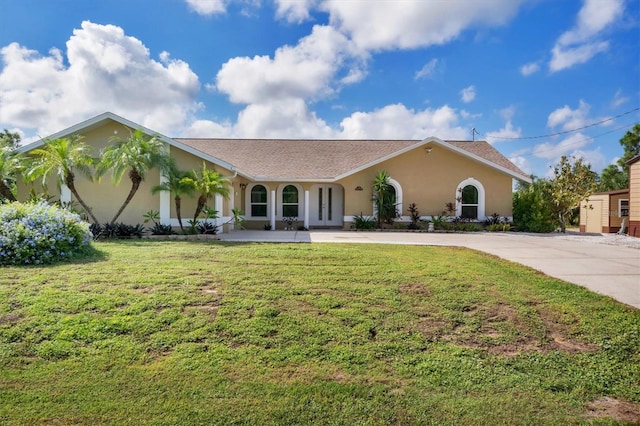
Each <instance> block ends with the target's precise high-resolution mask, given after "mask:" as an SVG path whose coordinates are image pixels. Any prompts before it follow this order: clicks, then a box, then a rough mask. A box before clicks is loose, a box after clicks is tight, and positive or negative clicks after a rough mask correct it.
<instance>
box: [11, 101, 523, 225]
mask: <svg viewBox="0 0 640 426" xmlns="http://www.w3.org/2000/svg"><path fill="white" fill-rule="evenodd" d="M131 129H139V130H141V131H143V132H145V133H147V134H149V135H156V136H157V137H159V138H160V139H161V140H162V141H163V142H164V143H166V144H167V146H168V148H169V151H170V155H171V156H172V157H173V158H174V159H175V160H176V163H177V165H178V167H179V168H180V169H183V170H194V169H200V168H201V167H202V163H203V161H204V162H205V163H206V164H207V167H213V168H215V169H216V170H217V171H218V172H219V173H221V174H222V175H225V176H226V177H228V178H229V179H230V180H231V182H232V186H233V188H232V191H231V196H230V198H229V199H223V198H222V197H217V198H216V199H215V200H214V206H213V207H214V208H215V209H216V210H218V211H219V212H220V213H221V216H222V217H221V218H220V219H219V221H218V222H219V223H220V224H222V223H226V222H228V221H229V220H230V219H231V216H232V213H231V210H232V209H233V208H237V209H240V210H242V211H244V212H245V220H246V222H245V227H246V228H255V229H263V228H264V225H271V229H280V228H282V227H284V226H285V224H284V223H283V221H282V220H283V218H284V217H294V218H295V219H296V221H297V225H298V226H304V227H306V228H321V227H335V228H349V227H350V226H351V224H352V222H353V218H354V216H356V215H360V214H363V215H365V216H366V215H368V216H371V215H373V214H374V204H373V201H372V184H373V180H374V177H375V175H376V174H377V173H378V172H379V171H382V170H385V171H386V172H387V173H388V174H389V175H390V177H391V180H390V182H391V184H392V186H393V188H394V190H395V193H396V201H397V206H398V212H399V213H400V215H401V217H400V218H399V219H398V220H399V221H407V222H408V221H409V217H408V212H407V206H408V205H409V204H410V203H415V204H416V205H417V207H418V209H419V211H420V214H421V215H422V216H423V217H426V218H428V217H430V216H432V215H438V214H441V213H442V212H443V211H444V210H445V209H446V207H445V206H446V204H447V203H454V204H455V207H456V212H455V213H456V214H457V215H465V216H469V217H472V218H473V219H476V220H480V221H481V220H484V219H485V217H486V216H488V215H491V214H493V213H498V214H499V215H501V216H507V217H508V216H511V209H512V187H513V180H514V179H517V180H520V181H524V182H530V178H529V177H528V176H527V175H526V174H525V173H523V172H522V171H521V170H520V169H518V168H517V167H516V166H515V165H514V164H512V163H511V162H510V161H509V160H508V159H507V158H505V157H504V156H503V155H502V154H500V153H499V152H498V151H497V150H496V149H495V148H493V147H492V146H491V145H489V144H488V143H486V142H482V141H473V142H472V141H466V142H463V141H443V140H441V139H438V138H435V137H429V138H427V139H424V140H419V141H415V140H287V139H192V138H169V137H166V136H163V135H159V134H158V133H157V132H154V131H152V130H151V129H147V128H145V127H143V126H140V125H138V124H136V123H133V122H131V121H129V120H127V119H124V118H122V117H119V116H117V115H115V114H112V113H109V112H107V113H104V114H101V115H99V116H97V117H94V118H91V119H89V120H87V121H84V122H82V123H79V124H77V125H75V126H72V127H70V128H68V129H65V130H63V131H61V132H58V133H56V134H53V135H51V136H49V138H51V139H55V138H59V137H65V136H71V135H76V134H79V135H82V136H83V137H84V142H85V143H88V144H90V145H92V146H93V147H94V148H95V152H96V155H97V154H98V153H99V151H100V149H101V148H103V147H105V146H106V145H108V144H109V141H110V139H112V138H113V136H114V135H120V136H123V137H126V136H127V135H128V133H129V131H130V130H131ZM42 143H43V142H42V141H37V142H34V143H32V144H30V145H27V146H24V147H22V148H21V151H22V152H25V153H28V152H29V151H30V150H32V149H34V148H37V147H39V146H40V145H42ZM125 177H126V176H125ZM162 180H163V176H161V175H160V173H159V172H158V171H155V170H154V171H152V172H151V173H150V174H149V176H148V177H147V179H146V181H145V182H143V184H142V185H141V187H140V189H139V191H138V193H137V194H136V196H135V197H134V199H133V201H132V203H131V204H130V205H129V206H128V207H127V208H126V209H125V211H124V212H123V214H122V216H121V217H120V219H119V220H121V221H123V222H125V223H130V224H136V223H141V222H142V220H143V215H144V214H145V213H146V212H147V211H149V210H151V209H153V210H157V211H159V212H160V218H161V221H162V222H163V223H165V224H172V225H174V226H177V225H178V223H177V218H176V212H175V207H174V203H173V197H172V196H171V194H169V193H168V192H166V191H164V192H159V193H157V194H152V193H151V188H152V187H153V186H155V185H158V184H159V183H160V182H161V181H162ZM76 187H77V189H78V192H79V193H80V194H81V195H82V197H83V199H84V200H85V201H86V203H87V204H88V205H89V206H91V208H92V210H93V212H94V214H95V215H96V216H97V218H98V219H99V220H100V221H104V222H107V221H108V220H109V219H110V218H111V217H112V215H113V214H114V213H115V211H116V210H117V208H118V206H119V205H120V204H121V202H122V201H123V200H124V198H125V197H126V195H127V193H128V191H129V182H127V181H126V179H123V181H122V182H121V183H120V185H118V186H115V185H114V184H113V183H112V182H111V180H110V178H109V176H108V175H107V176H104V177H103V178H102V179H101V181H100V182H96V181H93V182H92V181H89V180H87V179H86V178H82V177H80V176H78V177H77V184H76ZM48 188H49V193H50V194H51V195H54V196H55V197H59V198H60V199H61V200H62V201H71V194H70V193H69V191H68V189H66V188H64V187H63V188H60V189H55V188H56V186H55V184H54V183H52V184H51V185H49V186H48ZM463 189H464V190H465V194H467V195H466V196H465V197H464V199H462V197H461V196H460V194H461V193H462V190H463ZM29 191H30V188H29V186H28V185H26V184H20V186H19V188H18V193H19V196H20V197H21V198H23V199H24V198H25V197H26V196H27V194H28V193H29ZM54 191H57V192H55V193H54ZM195 206H196V199H195V198H193V199H190V198H188V197H183V201H182V215H183V218H189V215H190V214H192V212H193V211H194V210H195ZM231 227H232V225H225V227H224V228H225V229H224V230H225V231H226V230H228V229H229V228H231Z"/></svg>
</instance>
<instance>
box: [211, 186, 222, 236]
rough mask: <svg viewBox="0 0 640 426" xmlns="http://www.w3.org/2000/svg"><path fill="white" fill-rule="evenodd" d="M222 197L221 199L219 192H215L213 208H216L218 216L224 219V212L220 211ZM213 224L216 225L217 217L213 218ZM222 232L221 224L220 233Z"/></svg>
mask: <svg viewBox="0 0 640 426" xmlns="http://www.w3.org/2000/svg"><path fill="white" fill-rule="evenodd" d="M222 203H223V199H222V195H220V194H216V196H215V198H214V200H213V209H214V210H216V211H217V212H218V216H219V217H220V218H222V219H224V213H223V212H222V209H223V207H224V206H223V204H222ZM213 224H214V225H215V226H218V219H214V222H213ZM222 233H224V229H223V227H222V226H221V227H220V234H222Z"/></svg>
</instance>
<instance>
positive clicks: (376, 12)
mask: <svg viewBox="0 0 640 426" xmlns="http://www.w3.org/2000/svg"><path fill="white" fill-rule="evenodd" d="M521 3H522V1H520V0H484V1H481V2H480V1H470V2H465V3H464V7H452V6H451V4H449V3H448V2H432V1H377V2H367V1H341V0H328V1H325V2H324V3H323V4H322V6H321V7H322V8H323V10H325V11H327V12H328V13H329V14H330V22H331V25H332V26H335V27H336V28H338V29H340V31H342V32H344V33H345V34H348V35H349V36H350V37H351V38H352V39H353V40H354V42H355V43H356V44H357V45H358V46H360V47H361V48H363V49H367V50H385V49H395V48H400V49H413V48H417V47H424V46H431V45H439V44H444V43H446V42H449V41H451V40H453V39H454V38H456V37H458V36H459V35H460V33H462V32H463V31H464V30H466V29H468V28H473V27H488V26H496V25H502V24H505V23H506V22H507V21H508V20H509V19H511V18H512V17H513V16H514V15H515V13H516V12H517V10H518V8H519V6H520V4H521Z"/></svg>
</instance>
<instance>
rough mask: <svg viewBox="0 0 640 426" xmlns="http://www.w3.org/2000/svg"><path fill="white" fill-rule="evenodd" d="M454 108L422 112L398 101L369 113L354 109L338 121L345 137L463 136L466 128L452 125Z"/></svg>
mask: <svg viewBox="0 0 640 426" xmlns="http://www.w3.org/2000/svg"><path fill="white" fill-rule="evenodd" d="M457 120H458V116H457V114H456V111H455V110H454V109H453V108H450V107H449V106H447V105H445V106H442V107H440V108H436V109H431V108H427V109H425V110H422V111H414V110H412V109H408V108H407V107H405V106H404V105H402V104H394V105H387V106H385V107H383V108H379V109H376V110H374V111H372V112H355V113H353V114H351V116H349V117H347V118H345V119H344V120H342V122H341V123H340V126H341V127H342V132H341V134H340V137H342V138H346V139H369V138H372V139H385V138H389V139H424V138H427V137H430V136H436V137H438V138H441V139H465V138H466V137H467V130H466V129H463V128H461V127H458V126H455V123H456V122H457Z"/></svg>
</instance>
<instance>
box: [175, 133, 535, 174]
mask: <svg viewBox="0 0 640 426" xmlns="http://www.w3.org/2000/svg"><path fill="white" fill-rule="evenodd" d="M174 140H176V141H178V142H180V143H182V144H185V145H187V146H189V147H191V148H193V149H195V150H197V151H200V152H202V153H204V154H207V155H210V156H212V157H216V158H218V159H220V160H223V161H225V162H227V163H229V164H232V165H234V166H235V167H236V169H237V170H238V171H239V172H240V173H242V174H245V175H248V176H250V177H252V178H255V179H261V180H283V179H291V180H331V179H335V178H336V177H338V176H341V175H345V174H348V173H349V172H351V171H353V170H354V169H358V168H361V167H364V166H366V165H368V164H375V163H376V162H378V161H382V160H384V159H385V158H388V157H392V156H394V155H396V154H398V153H399V152H402V151H405V150H408V149H411V148H412V147H413V146H415V147H418V146H420V145H423V144H424V141H415V140H309V139H189V138H174ZM440 142H441V143H443V144H448V145H450V146H452V147H455V148H458V149H459V150H463V151H465V152H467V153H470V154H472V156H477V157H479V158H481V159H483V160H484V161H487V162H490V163H492V164H495V165H498V166H501V167H502V168H505V169H507V170H509V171H511V172H513V173H515V174H518V175H522V176H523V177H525V178H526V174H525V173H523V172H522V171H521V170H520V169H518V168H517V167H516V166H515V165H514V164H513V163H511V162H510V161H509V160H508V159H507V158H505V157H504V156H503V155H502V154H500V153H499V152H498V151H497V150H496V149H495V148H493V147H492V146H491V145H489V144H488V143H486V142H482V141H476V142H462V141H452V142H442V141H440ZM445 147H446V146H445Z"/></svg>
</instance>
